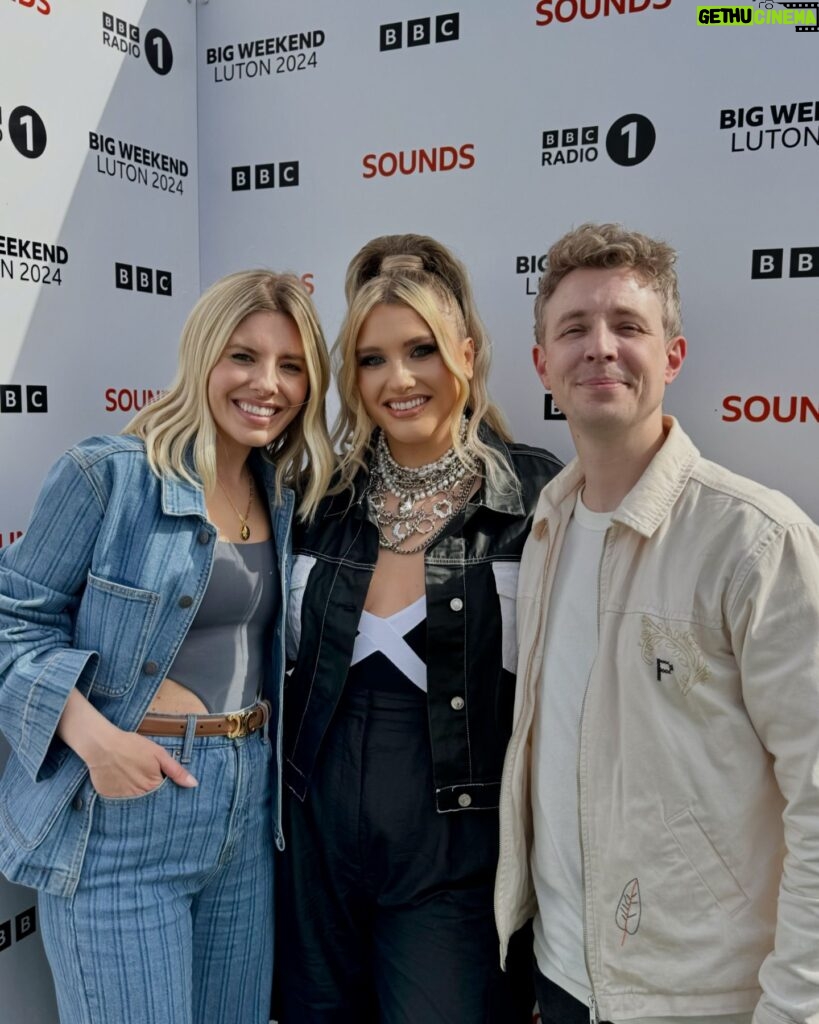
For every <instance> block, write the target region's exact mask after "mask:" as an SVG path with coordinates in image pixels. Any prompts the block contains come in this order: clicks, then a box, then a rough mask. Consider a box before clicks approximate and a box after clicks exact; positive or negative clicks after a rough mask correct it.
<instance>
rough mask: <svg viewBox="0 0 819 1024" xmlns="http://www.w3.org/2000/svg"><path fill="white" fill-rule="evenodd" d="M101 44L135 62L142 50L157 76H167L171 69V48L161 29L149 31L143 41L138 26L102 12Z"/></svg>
mask: <svg viewBox="0 0 819 1024" xmlns="http://www.w3.org/2000/svg"><path fill="white" fill-rule="evenodd" d="M102 44H103V46H107V47H108V48H109V49H111V50H117V51H118V52H119V53H124V54H126V55H127V56H129V57H135V58H136V59H137V60H139V58H140V57H141V56H142V53H143V48H144V53H145V59H146V60H147V61H148V64H149V65H150V66H151V69H152V70H153V71H155V72H156V73H157V74H158V75H167V74H168V72H169V71H170V70H171V68H172V67H173V47H172V46H171V41H170V39H168V37H167V36H166V35H165V33H164V32H163V31H162V30H161V29H158V28H152V29H149V30H148V31H147V32H146V33H145V38H144V40H143V39H142V34H141V30H140V27H139V25H132V24H131V23H130V22H128V21H126V20H125V19H124V18H119V17H117V15H115V14H109V13H108V12H107V11H103V12H102Z"/></svg>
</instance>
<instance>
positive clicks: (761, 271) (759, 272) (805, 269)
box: [751, 246, 819, 281]
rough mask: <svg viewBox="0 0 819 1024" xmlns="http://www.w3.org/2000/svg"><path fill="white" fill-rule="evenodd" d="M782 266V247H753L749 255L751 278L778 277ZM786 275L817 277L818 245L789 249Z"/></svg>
mask: <svg viewBox="0 0 819 1024" xmlns="http://www.w3.org/2000/svg"><path fill="white" fill-rule="evenodd" d="M784 267H785V250H784V249H754V251H753V254H752V257H751V279H752V280H755V281H759V280H763V281H764V280H766V279H775V278H780V277H782V275H783V272H784ZM788 277H819V246H816V247H805V248H801V249H791V251H790V256H789V259H788Z"/></svg>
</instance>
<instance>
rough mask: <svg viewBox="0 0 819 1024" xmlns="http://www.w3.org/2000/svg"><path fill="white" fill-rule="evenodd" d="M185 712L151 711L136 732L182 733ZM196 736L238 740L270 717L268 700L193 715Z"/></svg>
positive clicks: (186, 716)
mask: <svg viewBox="0 0 819 1024" xmlns="http://www.w3.org/2000/svg"><path fill="white" fill-rule="evenodd" d="M189 717H190V716H189V715H152V714H151V713H150V712H149V713H148V714H147V715H146V716H145V717H144V718H143V719H142V721H141V722H140V723H139V726H138V728H137V732H138V733H141V734H142V735H143V736H184V735H185V730H186V729H187V728H188V718H189ZM193 717H194V718H195V719H196V735H197V736H227V738H228V739H229V740H238V739H241V738H242V737H244V736H249V735H250V734H251V733H252V732H257V731H258V730H259V729H261V728H262V727H263V726H264V725H265V723H266V722H267V721H269V719H270V701H267V700H263V701H261V702H260V703H259V704H254V705H253V707H252V708H245V709H244V710H243V711H231V712H230V713H229V714H226V715H194V716H193Z"/></svg>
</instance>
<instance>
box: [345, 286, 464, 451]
mask: <svg viewBox="0 0 819 1024" xmlns="http://www.w3.org/2000/svg"><path fill="white" fill-rule="evenodd" d="M444 320H445V322H446V323H447V324H449V318H447V317H445V318H444ZM447 329H450V328H449V327H448V328H447ZM451 330H452V336H451V337H449V338H448V339H447V341H448V342H449V344H450V351H451V352H452V353H453V354H454V357H455V358H456V359H457V360H459V361H460V364H461V366H462V368H463V371H464V375H465V376H466V377H467V379H469V378H471V376H472V362H473V354H474V350H473V344H472V339H471V338H462V339H457V338H455V337H454V333H455V331H454V325H453V326H452V328H451ZM356 364H357V367H358V369H357V374H356V383H357V386H358V391H359V394H360V396H361V401H362V403H363V405H364V409H365V411H366V413H367V415H368V416H369V418H370V419H371V420H372V422H373V423H374V424H375V425H376V426H378V427H381V429H382V430H383V431H384V433H385V435H386V438H387V441H388V442H389V446H390V451H391V452H392V454H393V456H394V458H395V459H396V460H397V461H398V462H399V463H401V464H402V465H404V466H422V465H425V464H426V463H428V462H433V461H434V460H435V459H437V458H438V457H439V456H440V455H443V453H444V452H445V451H447V450H448V449H449V448H450V447H451V446H452V434H451V427H452V418H453V416H454V414H455V407H456V403H457V400H458V381H457V379H456V377H455V376H454V374H453V373H452V372H451V371H450V369H449V368H448V367H447V365H446V363H445V362H444V360H443V357H442V355H441V353H440V351H439V348H438V342H437V341H436V340H435V336H434V334H433V333H432V331H431V329H430V327H429V325H428V324H427V322H426V321H425V320H424V319H422V317H420V316H419V315H418V313H416V312H415V310H414V309H411V308H410V307H409V306H405V305H401V304H392V303H390V304H384V303H380V304H379V305H376V306H374V307H373V309H372V310H371V311H370V313H369V314H368V316H367V318H366V319H365V321H364V323H363V325H362V327H361V330H360V332H359V335H358V339H357V341H356Z"/></svg>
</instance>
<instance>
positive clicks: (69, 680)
mask: <svg viewBox="0 0 819 1024" xmlns="http://www.w3.org/2000/svg"><path fill="white" fill-rule="evenodd" d="M98 663H99V655H98V654H97V652H96V651H78V650H74V649H72V648H70V647H67V648H61V649H60V650H58V651H56V652H55V653H54V654H52V655H51V657H50V658H49V659H48V661H46V663H45V664H44V665H43V667H42V670H41V672H40V674H39V675H38V676H37V678H36V679H35V680H34V681H33V683H32V684H31V689H30V690H29V693H28V698H27V700H26V703H25V707H24V708H23V713H22V715H21V718H20V722H21V725H20V732H19V734H18V738H17V743H15V744H13V747H14V752H15V753H16V754H17V756H18V758H19V759H20V761H21V763H22V765H23V767H24V768H25V769H26V771H27V772H28V774H29V775H30V776H31V777H32V779H33V780H34V781H35V782H41V781H42V780H43V779H46V778H48V777H49V776H50V775H52V774H53V772H54V771H55V770H56V768H57V767H58V764H59V760H61V759H57V760H55V758H54V757H53V756H50V755H53V753H54V751H53V750H52V745H53V744H55V743H59V742H61V741H59V740H57V739H56V737H55V734H56V731H57V725H58V724H59V721H60V718H61V717H62V713H63V711H64V709H65V704H66V701H67V700H68V697H69V694H70V693H71V691H72V690H73V689H74V688H75V687H76V689H77V690H79V692H80V693H81V694H82V695H83V696H84V697H87V696H88V694H89V692H90V690H91V687H92V685H93V682H94V677H95V676H96V674H97V665H98ZM64 749H65V751H66V753H67V751H68V748H67V747H65V748H64Z"/></svg>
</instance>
